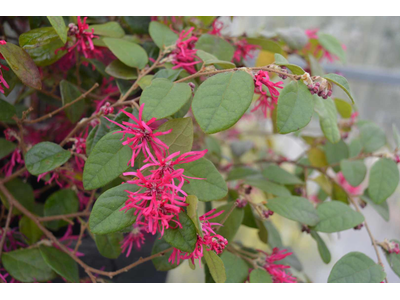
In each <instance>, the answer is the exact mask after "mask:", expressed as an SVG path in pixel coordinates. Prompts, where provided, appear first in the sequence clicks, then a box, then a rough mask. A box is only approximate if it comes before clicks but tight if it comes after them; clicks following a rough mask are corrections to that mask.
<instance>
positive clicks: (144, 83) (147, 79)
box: [138, 75, 154, 90]
mask: <svg viewBox="0 0 400 300" xmlns="http://www.w3.org/2000/svg"><path fill="white" fill-rule="evenodd" d="M153 78H154V75H146V76H143V77H142V78H140V79H139V82H138V85H139V86H140V88H141V89H142V90H144V89H145V88H147V87H149V86H150V84H151V81H152V80H153Z"/></svg>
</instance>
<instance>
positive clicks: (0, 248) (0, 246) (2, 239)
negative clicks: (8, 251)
mask: <svg viewBox="0 0 400 300" xmlns="http://www.w3.org/2000/svg"><path fill="white" fill-rule="evenodd" d="M12 212H13V205H12V204H11V203H10V208H9V209H8V215H7V221H6V227H4V231H3V235H2V236H1V241H0V260H1V253H2V252H3V245H4V242H5V240H6V236H7V231H8V228H10V222H11V217H12Z"/></svg>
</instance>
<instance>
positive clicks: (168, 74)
mask: <svg viewBox="0 0 400 300" xmlns="http://www.w3.org/2000/svg"><path fill="white" fill-rule="evenodd" d="M182 71H183V70H182V69H177V70H172V69H162V70H160V71H158V72H157V73H156V74H154V77H153V79H156V78H166V79H168V80H170V81H175V80H177V79H178V77H179V75H180V74H181V73H182Z"/></svg>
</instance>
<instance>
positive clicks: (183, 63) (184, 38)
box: [170, 27, 200, 74]
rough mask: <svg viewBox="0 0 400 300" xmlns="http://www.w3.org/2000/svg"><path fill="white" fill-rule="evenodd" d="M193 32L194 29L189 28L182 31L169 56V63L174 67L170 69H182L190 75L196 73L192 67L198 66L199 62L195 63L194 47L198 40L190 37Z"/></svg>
mask: <svg viewBox="0 0 400 300" xmlns="http://www.w3.org/2000/svg"><path fill="white" fill-rule="evenodd" d="M193 30H194V27H191V28H190V29H188V30H187V31H186V32H185V31H184V30H182V32H181V33H180V34H179V38H178V40H177V41H176V48H175V49H174V50H172V53H171V54H170V59H171V62H172V63H173V64H174V65H175V66H174V67H172V69H179V68H183V69H184V70H186V71H187V72H188V73H190V74H194V73H196V69H195V67H194V65H196V64H199V63H200V61H196V59H197V57H196V51H197V50H196V49H194V47H195V44H196V42H197V40H198V38H197V37H195V36H192V31H193Z"/></svg>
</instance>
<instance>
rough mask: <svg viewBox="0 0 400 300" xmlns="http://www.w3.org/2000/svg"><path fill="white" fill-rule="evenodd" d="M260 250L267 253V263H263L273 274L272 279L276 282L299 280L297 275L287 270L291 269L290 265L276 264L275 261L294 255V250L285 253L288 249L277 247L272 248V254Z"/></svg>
mask: <svg viewBox="0 0 400 300" xmlns="http://www.w3.org/2000/svg"><path fill="white" fill-rule="evenodd" d="M258 251H259V252H261V253H264V254H265V255H266V257H265V264H264V265H263V267H264V269H265V270H266V271H267V272H268V273H269V274H270V275H271V276H272V281H273V282H274V283H295V282H297V280H296V278H295V277H293V276H292V275H291V274H290V273H289V272H286V271H285V270H286V269H289V268H290V266H286V265H278V264H275V262H277V261H279V260H282V259H284V258H285V257H287V256H289V255H292V254H293V253H292V252H287V253H285V252H286V251H287V250H286V249H282V250H279V249H278V248H276V247H275V248H274V249H273V250H272V253H271V254H268V253H266V252H264V251H261V250H258Z"/></svg>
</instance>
